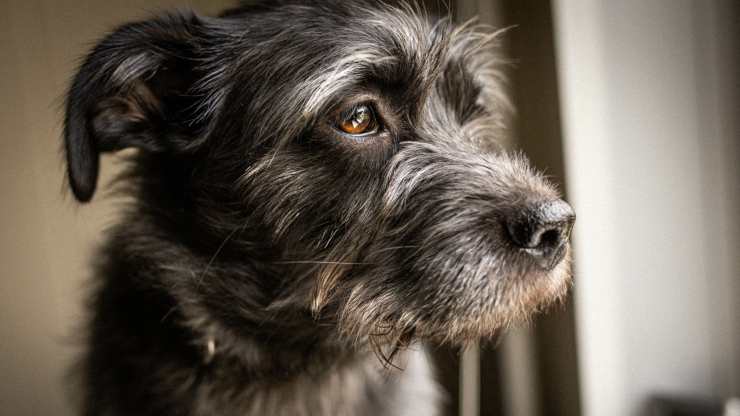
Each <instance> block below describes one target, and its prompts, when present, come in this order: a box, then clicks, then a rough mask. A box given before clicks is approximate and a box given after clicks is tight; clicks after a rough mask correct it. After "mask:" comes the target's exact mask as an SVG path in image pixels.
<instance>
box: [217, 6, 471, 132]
mask: <svg viewBox="0 0 740 416" xmlns="http://www.w3.org/2000/svg"><path fill="white" fill-rule="evenodd" d="M224 19H225V20H226V21H228V23H227V24H225V25H224V24H223V23H221V24H219V27H218V30H219V31H220V32H221V33H224V34H225V36H222V37H221V39H226V41H225V42H224V43H219V44H217V45H215V47H214V49H213V50H214V51H216V52H215V55H214V56H215V58H214V59H213V60H212V64H213V65H212V66H211V68H212V71H211V73H210V74H208V76H206V79H207V80H208V81H209V82H210V84H209V85H208V86H210V87H218V86H219V85H218V83H219V80H220V83H221V84H222V85H221V87H222V88H211V89H210V91H206V95H207V96H209V97H210V98H211V100H209V101H208V102H207V103H206V107H208V108H212V109H213V108H221V107H223V106H224V105H223V103H221V104H218V103H215V102H214V99H222V97H225V96H227V94H226V93H224V92H225V91H230V92H234V91H237V93H236V94H231V97H232V99H234V100H248V102H249V104H247V106H246V113H247V114H249V115H251V116H257V117H254V118H251V119H250V120H248V121H247V122H248V123H252V124H253V127H254V128H256V129H257V130H258V136H262V134H263V133H264V134H265V135H267V134H270V135H272V136H273V137H274V136H280V138H284V139H287V138H288V137H295V135H296V134H298V133H299V132H300V130H301V129H302V128H304V127H305V125H306V123H308V122H309V121H310V120H313V119H315V118H316V117H317V116H319V115H320V114H322V112H324V111H325V110H327V109H328V107H329V106H331V105H333V104H336V103H337V101H339V99H340V98H341V97H342V96H343V95H344V94H346V93H347V92H348V91H353V90H356V89H357V88H358V86H361V85H367V84H368V83H370V84H372V83H379V84H381V85H390V86H393V87H394V90H395V91H396V92H397V93H399V94H403V95H404V99H405V100H404V101H405V102H406V103H409V105H410V106H411V107H413V106H414V105H419V107H421V101H422V99H423V97H425V96H428V93H429V91H430V90H431V89H432V86H433V84H434V83H435V82H436V80H437V79H438V78H439V75H440V74H441V73H442V72H443V71H444V70H445V68H450V67H451V66H450V65H449V63H450V62H451V61H455V62H457V63H458V65H455V66H454V68H455V69H456V71H454V72H455V73H454V74H450V75H453V76H455V77H457V76H466V75H470V72H475V71H476V68H472V65H470V64H471V63H475V62H477V61H479V60H472V59H468V58H469V56H470V52H471V51H476V50H477V49H478V50H479V48H478V46H480V44H481V39H482V38H480V37H479V36H478V34H475V33H473V32H472V31H469V30H467V28H464V27H463V28H460V27H455V26H454V25H453V24H452V23H451V21H450V19H449V18H438V17H433V16H430V15H428V14H427V13H426V12H424V11H423V10H422V9H419V8H416V7H414V6H411V5H409V4H407V3H401V4H400V5H390V4H387V3H380V2H363V1H346V2H335V1H329V2H309V3H303V2H301V3H297V2H288V3H278V4H274V5H270V6H259V7H247V8H242V9H238V11H236V12H230V13H227V15H226V16H225V17H224ZM224 56H229V57H230V58H228V59H222V58H223V57H224ZM233 57H236V58H235V59H236V61H235V62H234V61H233V59H234V58H233ZM227 60H232V63H231V64H229V65H230V67H231V68H232V69H233V72H232V73H233V74H234V75H233V76H224V74H228V73H229V71H224V69H223V63H224V62H225V61H227ZM463 67H466V69H465V70H462V71H460V70H459V69H462V68H463ZM467 67H471V68H467ZM478 72H483V71H478ZM212 81H216V82H212ZM255 81H259V82H255ZM458 84H459V87H460V89H466V88H469V87H470V85H471V84H473V83H472V82H460V83H458ZM274 103H279V106H280V107H281V108H282V111H281V112H280V113H274V112H272V113H265V110H264V109H265V108H273V107H274ZM232 104H233V102H232ZM271 104H273V105H271ZM298 120H303V121H298ZM268 130H269V131H268Z"/></svg>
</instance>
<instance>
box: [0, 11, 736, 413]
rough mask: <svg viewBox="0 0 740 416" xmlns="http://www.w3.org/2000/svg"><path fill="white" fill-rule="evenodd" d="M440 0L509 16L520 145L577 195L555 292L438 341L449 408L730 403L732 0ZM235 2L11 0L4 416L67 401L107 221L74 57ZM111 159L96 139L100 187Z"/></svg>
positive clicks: (714, 408) (636, 408)
mask: <svg viewBox="0 0 740 416" xmlns="http://www.w3.org/2000/svg"><path fill="white" fill-rule="evenodd" d="M427 3H428V6H429V7H430V8H431V9H441V10H446V9H447V8H448V7H449V9H450V10H452V12H453V14H454V15H455V17H456V19H458V20H465V19H468V18H470V17H473V16H476V15H477V16H479V19H480V21H481V22H482V23H486V24H490V25H492V26H494V27H508V26H512V25H515V26H514V28H513V29H512V30H510V31H509V32H508V33H507V35H506V40H505V45H504V48H505V49H506V54H507V55H508V56H509V57H510V58H511V60H512V61H513V64H512V66H511V68H510V79H511V83H510V88H511V94H512V96H513V98H514V101H515V103H516V106H517V109H518V114H517V118H516V120H515V121H514V130H515V132H516V137H517V142H516V146H517V147H520V148H522V149H524V151H525V152H526V153H527V154H528V155H530V157H531V158H532V160H533V161H534V163H535V164H536V165H537V166H538V167H540V168H541V169H544V170H546V172H547V173H548V174H549V175H550V176H551V177H552V178H553V180H554V181H556V182H558V183H560V185H561V187H562V189H563V190H564V192H565V194H566V197H567V199H568V200H569V201H570V202H571V203H572V204H573V205H574V207H575V210H576V212H577V215H578V220H577V223H576V227H575V229H574V246H575V286H574V290H573V293H572V296H571V297H570V298H569V300H568V301H567V302H566V303H565V304H564V305H562V306H561V307H558V308H555V309H554V310H552V311H550V312H549V313H548V314H546V315H542V316H540V317H538V318H536V319H535V320H534V321H533V322H531V323H530V324H529V325H527V326H523V327H521V328H519V329H517V330H514V331H512V332H510V333H509V334H507V335H506V336H504V337H503V338H502V339H500V340H498V341H497V342H496V343H491V344H483V345H480V346H477V347H473V348H471V349H469V350H467V351H464V352H461V351H455V350H450V349H446V348H438V347H437V348H434V349H433V353H434V357H435V360H436V361H437V364H438V368H439V377H440V381H441V382H442V383H443V384H444V385H445V387H446V388H447V389H448V391H449V392H450V401H449V403H448V406H447V408H446V414H447V415H460V416H477V415H506V416H519V415H521V416H536V415H564V416H571V415H595V416H602V415H603V416H610V415H614V416H624V415H651V416H652V415H655V416H664V415H722V414H723V409H722V408H723V401H724V400H725V399H727V398H729V397H732V396H740V219H738V217H739V216H740V125H739V123H738V115H739V114H738V110H740V84H739V82H738V74H740V65H739V64H740V44H739V43H740V25H739V23H740V4H738V2H737V1H733V0H714V1H713V0H705V1H701V0H693V1H691V0H619V1H609V0H560V1H558V0H553V1H552V2H548V1H546V0H538V1H535V0H520V1H514V0H509V1H506V0H458V1H457V2H452V3H450V4H449V5H446V6H444V7H440V4H441V2H440V1H437V0H430V1H428V2H427ZM232 4H233V2H231V1H225V0H211V1H208V0H197V1H196V0H190V1H185V0H180V1H178V0H156V1H143V0H133V1H132V0H128V1H109V2H102V1H92V0H35V1H15V0H7V1H3V2H2V3H0V10H1V12H0V38H2V42H0V91H2V92H3V94H2V96H0V109H1V110H0V210H1V211H0V212H2V215H0V229H1V230H2V232H1V233H0V267H1V268H0V414H2V415H5V414H7V415H42V414H55V415H62V416H64V415H72V414H76V412H75V402H74V395H73V394H71V391H72V390H73V387H74V386H71V385H70V381H69V379H68V378H66V377H65V372H66V371H67V370H68V369H69V367H70V365H71V364H72V362H73V359H74V357H75V354H76V353H77V352H78V351H79V345H77V342H78V341H77V339H78V338H79V335H80V334H79V330H80V323H81V322H82V320H83V313H82V312H83V302H84V298H85V293H86V291H85V282H86V280H87V279H88V278H89V268H88V264H89V263H90V261H91V260H92V255H93V251H92V248H93V247H95V246H96V244H98V243H99V242H100V241H101V236H102V235H103V230H105V229H106V227H108V226H110V225H111V224H113V223H114V222H115V219H116V201H115V200H114V199H111V198H105V197H103V193H101V194H99V195H98V197H97V198H96V200H95V201H94V203H93V204H90V205H86V206H78V205H76V204H75V203H74V201H73V199H72V198H71V197H70V196H68V195H67V193H66V192H65V191H64V189H63V188H64V181H63V175H64V167H63V164H62V159H61V155H60V152H59V150H60V143H61V141H60V134H61V128H60V125H61V123H60V121H61V104H62V97H63V94H64V91H65V88H66V86H67V83H68V81H69V79H70V77H71V75H72V74H73V71H74V69H75V66H76V63H77V62H78V61H77V59H78V58H80V57H81V56H82V55H83V53H84V52H85V51H86V50H87V49H88V48H90V47H91V46H92V45H93V43H94V41H95V40H96V39H98V38H100V37H101V36H102V35H103V34H104V33H105V32H106V31H108V30H110V29H111V28H113V27H114V26H115V25H117V24H120V23H123V22H125V21H128V20H130V19H136V18H142V17H146V16H148V15H150V14H151V13H156V12H157V11H159V10H165V9H170V8H173V7H191V8H195V9H196V10H198V11H200V12H202V13H207V14H214V13H216V12H218V11H219V10H221V9H223V8H225V7H228V6H230V5H232ZM445 4H446V3H445ZM115 170H116V166H115V160H113V159H111V158H108V159H104V161H103V178H102V181H101V189H105V182H106V181H108V180H110V177H111V176H113V174H114V173H115ZM729 407H731V406H728V408H729ZM725 414H727V415H736V414H737V413H732V411H731V410H728V411H727V412H725Z"/></svg>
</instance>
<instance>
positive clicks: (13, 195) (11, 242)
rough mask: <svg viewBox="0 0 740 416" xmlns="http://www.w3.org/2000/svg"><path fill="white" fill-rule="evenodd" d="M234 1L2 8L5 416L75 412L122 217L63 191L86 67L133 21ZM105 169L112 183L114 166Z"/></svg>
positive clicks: (71, 2)
mask: <svg viewBox="0 0 740 416" xmlns="http://www.w3.org/2000/svg"><path fill="white" fill-rule="evenodd" d="M230 3H231V2H227V1H223V0H214V1H205V0H203V1H192V2H189V3H188V2H186V1H176V0H159V1H143V0H136V1H114V2H109V1H85V0H63V1H60V0H38V1H12V0H11V1H9V2H7V1H4V2H3V3H2V6H0V39H2V40H1V41H0V71H1V72H0V92H1V94H0V213H1V215H0V230H1V231H0V414H4V415H46V414H49V415H50V414H54V415H65V414H73V413H74V412H73V406H72V403H71V402H70V398H69V396H70V395H69V394H67V392H66V391H65V390H68V389H67V387H66V386H68V385H69V384H70V383H69V382H68V381H66V380H65V378H64V373H65V371H66V370H67V369H68V367H69V366H70V363H71V360H72V359H73V357H74V356H75V352H76V351H78V350H79V347H78V345H76V344H79V337H80V332H79V330H78V328H79V326H80V322H81V316H82V315H81V311H82V308H81V303H82V300H83V296H84V293H85V291H84V282H85V279H86V278H87V277H88V276H89V272H88V270H89V268H88V263H89V261H90V254H91V248H92V247H93V246H94V245H95V244H96V243H97V242H98V241H100V239H101V236H102V230H103V229H104V228H105V227H106V225H109V224H111V223H112V222H113V221H114V220H115V206H114V203H113V202H114V201H111V200H105V198H101V195H102V194H100V193H99V194H98V195H97V197H96V199H95V200H94V201H93V203H92V204H91V205H87V206H77V204H76V203H75V202H74V200H73V198H72V197H71V195H68V194H67V192H66V190H65V189H64V182H63V175H64V166H63V163H62V160H61V157H60V152H59V150H60V143H61V141H60V134H61V133H60V132H61V127H60V120H61V118H62V112H61V107H62V100H63V94H64V90H65V88H66V85H67V82H68V80H69V79H70V77H71V76H72V72H73V71H74V68H75V64H76V62H77V60H78V59H79V58H80V56H81V55H82V54H83V53H84V52H85V50H86V48H88V47H90V46H91V42H93V41H94V40H95V39H97V38H99V37H100V36H101V35H102V34H104V33H105V32H106V31H107V30H110V29H111V28H112V27H114V26H115V25H116V24H119V23H122V22H125V21H127V20H129V19H132V18H137V17H142V16H147V15H148V14H150V13H152V12H156V11H157V10H163V9H169V8H172V7H187V6H188V5H190V6H191V7H194V8H195V9H196V10H199V11H203V12H214V11H217V10H219V9H220V8H222V7H224V6H225V5H227V4H230ZM206 5H207V6H206ZM102 169H103V181H102V182H101V183H105V181H106V178H110V174H111V171H112V165H111V161H110V160H109V159H106V160H104V162H103V167H102ZM103 188H104V186H103Z"/></svg>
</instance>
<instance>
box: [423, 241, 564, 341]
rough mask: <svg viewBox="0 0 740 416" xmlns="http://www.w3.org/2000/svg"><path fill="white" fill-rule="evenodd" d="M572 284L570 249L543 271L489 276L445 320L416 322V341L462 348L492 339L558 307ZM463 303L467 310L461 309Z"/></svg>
mask: <svg viewBox="0 0 740 416" xmlns="http://www.w3.org/2000/svg"><path fill="white" fill-rule="evenodd" d="M571 283H572V272H571V254H570V246H567V247H566V248H565V253H564V255H563V256H562V258H561V260H560V261H559V262H558V263H557V264H555V265H554V266H552V268H550V269H549V270H548V269H545V268H542V267H535V268H531V269H528V270H527V271H526V273H522V272H521V271H517V272H512V273H510V274H509V275H503V276H502V275H501V274H492V275H490V276H488V284H486V285H483V286H482V287H481V289H480V292H479V293H478V298H480V297H483V298H486V297H487V298H488V301H487V303H481V302H479V301H478V299H477V298H476V295H475V294H473V295H472V296H469V297H467V298H466V299H458V302H457V303H456V304H457V305H460V304H462V305H463V307H462V308H456V310H455V311H453V312H452V313H450V314H448V315H447V316H448V319H447V320H444V321H442V320H439V319H433V320H428V321H427V320H424V319H420V320H419V321H417V324H416V325H415V327H414V331H413V332H414V335H415V337H416V338H417V339H420V340H426V341H430V342H435V343H442V344H448V345H456V346H465V345H468V344H470V343H473V342H478V341H485V340H490V339H495V338H496V337H498V336H499V335H501V334H502V333H504V332H505V331H506V330H507V329H508V328H510V327H512V326H518V325H523V324H527V323H528V322H529V321H530V320H531V319H532V317H533V316H534V315H536V314H537V313H539V312H542V311H543V310H545V309H547V308H549V307H552V306H554V305H558V304H562V302H563V300H564V299H565V297H566V295H567V293H568V290H569V288H570V286H571ZM465 303H467V304H468V305H469V307H467V308H466V307H465V306H464V305H465Z"/></svg>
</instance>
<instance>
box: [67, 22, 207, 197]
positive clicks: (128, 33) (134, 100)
mask: <svg viewBox="0 0 740 416" xmlns="http://www.w3.org/2000/svg"><path fill="white" fill-rule="evenodd" d="M200 26H201V24H200V19H199V18H198V17H197V16H195V15H194V14H173V15H167V16H162V17H158V18H154V19H151V20H147V21H142V22H137V23H131V24H127V25H124V26H121V27H120V28H118V29H117V30H115V31H114V32H113V33H111V34H110V35H108V36H107V37H105V38H104V39H103V40H102V41H100V43H98V45H97V46H96V47H95V48H94V49H93V50H92V51H91V52H90V53H89V55H88V56H87V57H86V58H85V60H84V62H83V63H82V65H81V66H80V68H79V71H78V72H77V75H76V76H75V77H74V80H73V82H72V85H71V87H70V89H69V92H68V94H67V100H66V115H65V126H64V141H65V151H66V156H67V174H68V177H69V183H70V186H71V188H72V191H73V193H74V195H75V197H76V198H77V199H78V200H79V201H81V202H85V201H89V200H90V198H92V195H93V193H94V192H95V187H96V183H97V179H98V168H99V155H100V152H106V151H115V150H120V149H123V148H127V147H136V148H139V149H142V151H146V152H182V151H184V150H186V149H188V146H189V144H190V143H189V141H190V140H191V139H192V138H193V137H194V134H193V130H194V129H196V128H197V126H196V125H195V123H194V122H193V117H192V111H193V107H194V104H195V102H194V101H193V100H194V98H193V96H192V94H190V92H191V89H192V87H193V83H194V82H195V80H196V79H197V74H196V73H195V71H196V64H197V61H198V56H197V51H198V49H199V48H198V44H199V39H200V37H201V34H200V33H201V32H200Z"/></svg>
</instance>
